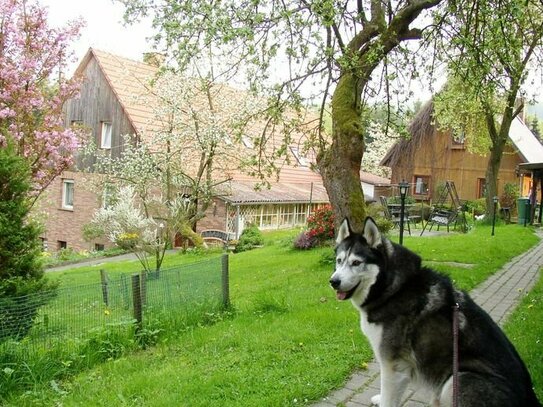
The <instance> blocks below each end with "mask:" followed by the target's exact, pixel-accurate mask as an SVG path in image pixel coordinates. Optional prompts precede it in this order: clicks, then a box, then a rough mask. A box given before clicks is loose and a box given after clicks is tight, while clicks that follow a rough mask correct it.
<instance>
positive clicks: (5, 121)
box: [0, 0, 82, 196]
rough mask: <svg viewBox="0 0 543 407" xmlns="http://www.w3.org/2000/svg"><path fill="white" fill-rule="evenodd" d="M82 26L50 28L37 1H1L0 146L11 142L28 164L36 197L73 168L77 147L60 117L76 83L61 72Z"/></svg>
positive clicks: (69, 130)
mask: <svg viewBox="0 0 543 407" xmlns="http://www.w3.org/2000/svg"><path fill="white" fill-rule="evenodd" d="M81 25H82V23H81V22H80V21H76V22H73V23H70V24H69V25H68V26H67V27H65V28H59V29H58V28H51V27H50V26H49V25H48V22H47V12H46V10H45V9H44V8H43V7H41V6H40V5H39V4H38V3H37V2H35V1H33V0H0V89H2V91H1V92H0V147H6V146H7V145H8V144H12V145H13V146H14V148H15V152H16V153H17V154H18V155H19V156H21V157H24V158H25V159H26V160H27V161H28V163H29V165H30V172H31V177H32V180H33V184H32V189H31V193H33V194H34V195H35V196H37V195H39V193H40V192H41V191H42V190H43V189H44V188H45V187H46V186H47V185H49V184H50V183H51V181H52V180H53V179H54V178H55V177H56V176H57V175H59V174H60V173H61V172H62V171H64V170H66V169H67V168H68V167H69V166H70V165H71V164H72V162H73V154H74V152H75V151H76V149H77V148H78V147H79V145H80V139H79V137H78V134H77V133H76V132H75V131H74V130H72V129H71V128H65V127H64V122H63V114H62V105H63V103H64V102H65V101H66V100H67V99H69V98H71V97H74V96H75V95H76V94H77V90H78V81H77V80H66V79H65V78H64V77H63V76H62V73H63V70H64V69H65V68H66V64H67V63H68V62H70V60H71V58H72V57H73V56H72V54H71V53H70V52H69V44H70V41H72V40H73V39H75V38H76V37H77V36H78V33H79V29H80V27H81ZM55 75H56V77H55ZM53 79H55V80H56V83H54V84H52V82H51V81H52V80H53Z"/></svg>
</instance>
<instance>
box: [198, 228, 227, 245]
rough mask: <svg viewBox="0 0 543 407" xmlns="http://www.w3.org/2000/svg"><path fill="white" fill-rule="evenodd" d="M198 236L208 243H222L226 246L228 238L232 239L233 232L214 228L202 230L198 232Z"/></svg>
mask: <svg viewBox="0 0 543 407" xmlns="http://www.w3.org/2000/svg"><path fill="white" fill-rule="evenodd" d="M200 236H202V239H204V242H209V243H213V242H215V243H219V242H220V243H222V244H223V245H225V246H227V245H228V242H230V240H232V239H234V237H235V236H234V234H233V233H228V232H225V231H224V230H215V229H209V230H202V231H201V232H200Z"/></svg>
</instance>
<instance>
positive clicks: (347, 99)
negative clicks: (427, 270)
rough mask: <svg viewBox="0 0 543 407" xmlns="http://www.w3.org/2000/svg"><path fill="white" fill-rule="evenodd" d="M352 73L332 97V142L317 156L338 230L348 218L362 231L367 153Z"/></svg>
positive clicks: (345, 78) (357, 87) (357, 88)
mask: <svg viewBox="0 0 543 407" xmlns="http://www.w3.org/2000/svg"><path fill="white" fill-rule="evenodd" d="M359 81H360V79H358V78H357V77H356V76H354V75H353V74H350V73H347V74H344V75H343V76H341V78H340V79H339V81H338V85H337V87H336V90H335V91H334V95H333V97H332V132H333V142H332V145H331V146H330V148H329V149H327V150H326V151H324V152H321V154H319V156H318V157H317V164H318V167H319V170H320V172H321V175H322V178H323V183H324V187H325V188H326V191H327V192H328V197H329V199H330V203H331V204H332V208H333V210H334V215H335V218H336V221H335V223H336V229H337V228H338V226H339V225H340V224H341V222H342V221H343V219H345V218H348V219H349V222H350V224H351V227H352V228H353V230H357V231H361V230H362V226H363V222H364V218H365V216H366V206H365V201H364V194H363V192H362V185H361V183H360V167H361V163H362V156H363V154H364V137H363V125H362V121H361V114H360V113H361V111H360V110H361V109H360V106H359V96H360V91H359V89H361V86H360V84H359V83H358V82H359Z"/></svg>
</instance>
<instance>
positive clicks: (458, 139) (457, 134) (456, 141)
mask: <svg viewBox="0 0 543 407" xmlns="http://www.w3.org/2000/svg"><path fill="white" fill-rule="evenodd" d="M465 141H466V134H465V133H464V130H453V132H452V148H458V149H463V148H464V147H465V146H464V143H465Z"/></svg>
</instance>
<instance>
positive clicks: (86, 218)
mask: <svg viewBox="0 0 543 407" xmlns="http://www.w3.org/2000/svg"><path fill="white" fill-rule="evenodd" d="M155 56H156V55H155V54H149V55H147V57H149V58H148V60H147V62H138V61H132V60H129V59H126V58H122V57H120V56H117V55H113V54H110V53H107V52H103V51H99V50H95V49H92V48H91V49H89V51H88V52H87V54H86V55H85V56H84V58H83V59H82V61H81V62H80V64H79V66H78V68H77V70H76V75H82V76H83V78H84V81H83V84H82V87H81V92H80V97H79V98H77V99H73V100H70V101H68V102H67V104H66V105H65V123H66V124H67V125H73V124H77V125H80V126H83V127H84V128H87V129H89V131H90V133H91V135H92V138H93V139H94V141H95V144H96V147H97V148H98V149H102V150H105V151H106V152H107V153H108V154H110V155H111V156H112V157H118V156H119V155H120V153H121V151H122V148H123V147H122V146H123V141H122V138H121V135H131V137H132V138H133V139H134V140H141V137H142V135H145V134H148V132H149V131H153V130H156V128H157V124H156V122H153V120H152V115H153V113H152V106H150V105H151V104H150V103H149V102H142V100H141V98H140V96H142V95H146V94H149V86H148V85H149V83H150V80H151V79H153V78H154V77H155V75H156V73H157V72H158V69H159V68H158V66H156V64H155V62H156V59H154V60H153V57H155ZM144 59H145V58H144ZM227 91H228V92H233V94H232V95H233V96H232V97H239V93H240V92H241V91H236V90H232V89H231V88H228V89H227ZM236 92H237V93H238V96H236V94H235V93H236ZM242 96H243V95H242ZM252 131H256V132H258V131H260V129H259V127H258V126H256V127H255V126H253V128H252ZM257 134H258V133H257ZM301 137H303V135H301ZM299 145H300V141H299V140H298V141H297V143H295V144H293V145H291V146H289V149H288V151H287V153H288V154H289V157H288V159H283V161H282V162H280V163H278V164H279V166H280V167H281V172H280V175H279V178H278V179H277V180H274V181H273V182H271V183H270V186H271V188H269V189H260V190H256V189H255V188H254V186H255V183H256V182H257V180H256V179H255V178H253V177H251V176H249V175H247V174H246V173H244V172H242V171H241V170H240V169H239V164H238V163H236V162H232V159H231V157H230V158H229V159H225V160H224V161H225V163H224V165H223V166H222V167H221V171H222V174H221V176H224V177H227V178H228V179H229V181H228V182H226V183H225V184H224V185H223V186H222V191H221V194H220V198H215V199H214V201H213V204H212V205H211V207H210V208H209V209H208V210H207V212H206V216H205V218H203V219H202V220H200V221H199V222H198V225H197V231H202V230H208V229H215V230H222V231H225V232H228V233H231V234H232V235H235V236H238V235H239V233H241V231H242V230H243V227H244V226H245V225H246V224H247V223H248V222H251V223H255V224H256V225H258V226H259V227H260V228H261V229H270V228H283V227H293V226H298V225H303V224H305V221H306V218H307V215H308V214H309V213H310V212H311V211H312V210H313V209H314V208H315V207H318V206H319V205H323V204H325V203H327V202H328V196H327V194H326V191H325V189H324V187H323V184H322V179H321V177H320V175H319V174H318V173H317V172H316V171H314V170H313V169H312V168H313V167H312V165H311V161H312V159H311V158H310V157H303V156H301V153H300V152H299V151H298V146H299ZM239 148H240V151H239V153H240V154H242V153H243V151H242V149H250V148H251V146H250V145H245V146H243V145H242V143H240V146H239ZM83 164H88V162H86V163H83V162H82V160H81V159H77V166H76V168H77V167H79V168H81V166H82V165H83ZM92 177H93V174H90V173H82V172H79V171H77V170H76V169H74V170H72V171H66V172H65V173H63V174H62V175H61V176H60V177H58V178H57V179H56V180H55V182H54V183H52V184H51V186H50V187H49V188H48V189H47V190H46V192H45V193H44V194H43V196H42V197H41V199H40V201H39V205H38V208H37V209H38V210H39V211H41V212H43V213H44V223H45V230H46V231H45V233H44V234H43V237H42V238H43V241H44V244H45V245H46V246H47V247H48V249H49V250H57V249H60V248H63V247H70V248H73V249H76V250H96V249H98V250H99V249H102V248H103V247H107V246H109V245H111V243H109V242H108V241H104V240H95V241H91V242H88V241H85V240H84V239H83V236H82V229H83V226H84V225H85V224H88V223H89V222H90V220H91V219H92V216H93V214H94V212H95V211H96V210H97V209H98V208H100V206H101V205H102V196H101V195H100V194H97V193H95V192H92V188H90V187H89V185H90V180H91V178H92ZM361 178H362V186H363V188H364V191H365V193H366V194H367V195H368V194H369V196H367V199H370V200H371V199H372V198H373V196H372V195H371V194H372V193H373V191H374V188H376V187H377V188H379V187H380V186H383V185H388V184H389V181H388V180H387V179H385V178H381V177H377V176H374V175H371V174H367V173H363V174H361Z"/></svg>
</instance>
